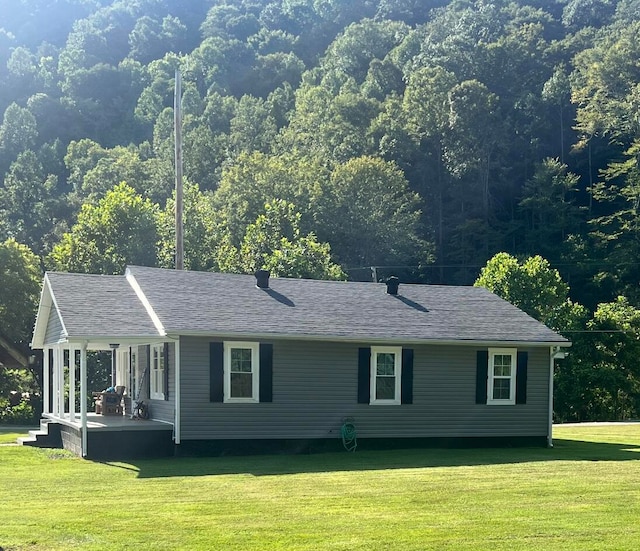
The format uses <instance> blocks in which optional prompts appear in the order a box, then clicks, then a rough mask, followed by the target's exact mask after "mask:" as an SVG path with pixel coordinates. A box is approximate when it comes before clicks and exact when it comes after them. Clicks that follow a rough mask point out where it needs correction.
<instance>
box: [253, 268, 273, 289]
mask: <svg viewBox="0 0 640 551" xmlns="http://www.w3.org/2000/svg"><path fill="white" fill-rule="evenodd" d="M270 275H271V274H270V273H269V270H258V271H257V272H256V286H257V287H259V288H260V289H268V288H269V276H270Z"/></svg>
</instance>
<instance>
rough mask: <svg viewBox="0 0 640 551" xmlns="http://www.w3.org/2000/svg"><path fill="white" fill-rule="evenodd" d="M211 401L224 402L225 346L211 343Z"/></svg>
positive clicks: (219, 343)
mask: <svg viewBox="0 0 640 551" xmlns="http://www.w3.org/2000/svg"><path fill="white" fill-rule="evenodd" d="M209 400H210V401H211V402H224V345H223V343H221V342H210V343H209Z"/></svg>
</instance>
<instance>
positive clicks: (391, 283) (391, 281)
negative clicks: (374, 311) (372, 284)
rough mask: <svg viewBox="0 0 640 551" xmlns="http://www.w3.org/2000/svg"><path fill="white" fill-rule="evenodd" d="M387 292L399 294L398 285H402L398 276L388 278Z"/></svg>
mask: <svg viewBox="0 0 640 551" xmlns="http://www.w3.org/2000/svg"><path fill="white" fill-rule="evenodd" d="M386 283H387V294H388V295H397V294H398V286H399V285H400V280H399V279H398V278H397V277H396V276H391V277H390V278H388V279H387V281H386Z"/></svg>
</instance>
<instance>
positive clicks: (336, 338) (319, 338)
mask: <svg viewBox="0 0 640 551" xmlns="http://www.w3.org/2000/svg"><path fill="white" fill-rule="evenodd" d="M167 336H168V337H170V338H174V339H175V338H178V337H215V338H218V339H249V340H269V339H285V340H295V341H316V342H345V343H354V342H355V343H386V344H412V345H438V346H460V345H463V346H528V347H544V348H549V347H551V346H559V347H564V348H568V347H570V346H571V342H570V341H568V340H566V339H562V340H557V341H546V340H545V341H526V340H509V339H505V340H487V339H416V338H411V337H409V338H400V337H368V336H365V335H361V336H345V335H314V334H298V335H293V334H288V333H244V332H242V333H241V332H238V333H222V332H214V331H171V330H167Z"/></svg>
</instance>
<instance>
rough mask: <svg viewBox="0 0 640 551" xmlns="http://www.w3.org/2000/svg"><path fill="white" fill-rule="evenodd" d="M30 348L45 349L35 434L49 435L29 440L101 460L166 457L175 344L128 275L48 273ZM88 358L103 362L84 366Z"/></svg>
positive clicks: (172, 434)
mask: <svg viewBox="0 0 640 551" xmlns="http://www.w3.org/2000/svg"><path fill="white" fill-rule="evenodd" d="M31 347H32V348H33V349H40V350H42V351H43V376H42V399H43V423H42V427H41V430H40V431H34V432H41V433H43V432H45V431H46V432H47V435H46V436H45V435H43V434H37V435H35V436H36V437H37V436H40V437H42V440H43V441H46V443H47V444H49V447H52V446H53V445H54V444H55V445H57V446H59V447H64V448H65V449H68V450H70V451H73V452H74V453H77V454H78V455H80V456H82V457H88V458H92V459H93V458H101V459H102V458H105V457H117V456H121V457H134V456H140V455H167V453H168V452H171V453H173V446H174V444H179V443H180V391H179V389H180V340H179V338H177V337H169V336H168V335H167V334H166V331H165V330H164V328H163V327H162V324H161V323H160V322H159V320H158V319H157V316H155V314H154V313H153V311H152V310H151V309H150V306H149V305H148V301H147V299H146V297H145V296H144V294H143V293H142V291H141V290H140V288H139V286H138V285H137V282H136V281H135V279H133V278H132V277H129V275H128V274H127V275H125V277H122V276H111V275H94V274H69V273H57V272H48V273H47V274H45V277H44V281H43V286H42V294H41V297H40V304H39V306H38V314H37V317H36V323H35V327H34V332H33V340H32V343H31ZM92 352H103V353H105V354H104V355H105V356H106V357H105V358H103V361H105V362H108V363H107V365H106V366H105V365H104V363H103V364H102V366H101V368H100V369H97V368H96V366H95V365H94V364H93V361H92V364H91V369H88V367H87V363H88V359H89V357H90V355H91V353H92ZM88 356H89V357H88ZM96 361H97V360H96ZM105 370H106V371H108V372H110V373H108V374H106V373H105ZM97 373H100V375H99V376H98V375H96V374H97ZM105 374H106V375H107V376H106V377H105V376H104V375H105ZM105 386H106V388H105ZM97 387H102V388H97ZM110 387H113V388H110ZM112 392H114V393H112ZM93 393H99V394H100V401H99V407H96V406H97V402H96V398H98V396H94V394H93ZM141 402H144V406H145V407H144V408H143V409H142V410H141V409H140V408H139V407H136V404H140V403H141ZM134 410H136V411H137V412H140V411H143V412H144V415H141V417H144V419H134V416H133V413H134ZM99 414H101V415H99ZM36 439H37V438H36ZM25 443H26V442H25ZM31 445H38V444H31ZM154 446H155V447H156V449H154Z"/></svg>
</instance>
